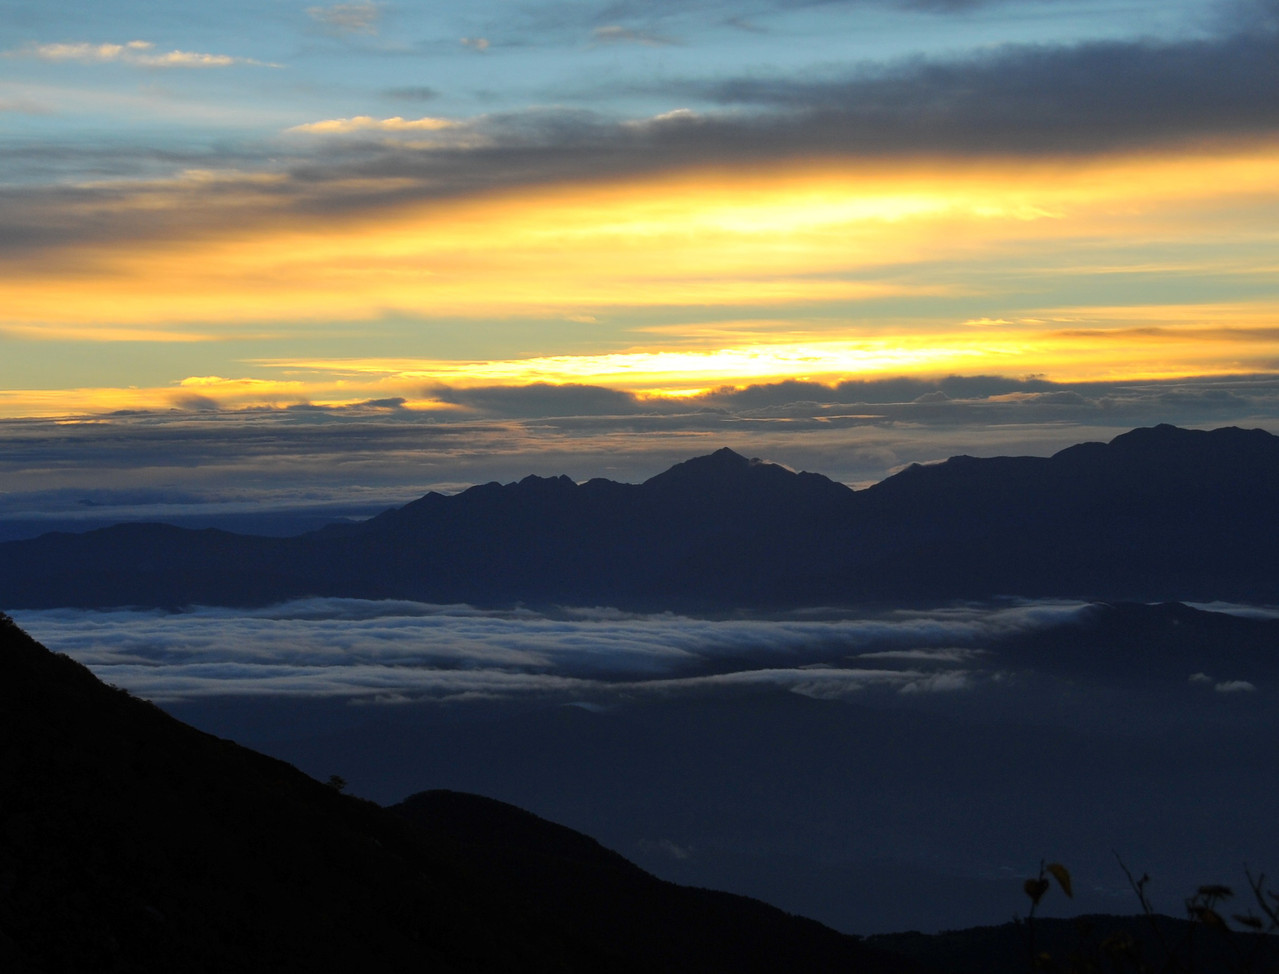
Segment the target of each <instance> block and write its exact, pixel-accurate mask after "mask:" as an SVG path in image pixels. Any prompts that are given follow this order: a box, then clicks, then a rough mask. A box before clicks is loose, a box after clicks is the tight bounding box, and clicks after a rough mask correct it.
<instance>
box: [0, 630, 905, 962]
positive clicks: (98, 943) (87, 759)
mask: <svg viewBox="0 0 1279 974" xmlns="http://www.w3.org/2000/svg"><path fill="white" fill-rule="evenodd" d="M0 772H2V773H3V779H4V788H3V790H2V791H0V836H2V838H3V841H2V842H0V968H3V969H4V970H5V971H9V972H14V974H23V972H31V974H34V972H46V974H52V972H84V971H104V972H114V971H120V972H124V971H142V972H150V971H155V972H160V971H164V972H171V971H210V972H213V971H316V970H352V971H364V970H376V971H388V972H394V971H409V970H412V971H433V972H436V971H438V972H470V971H493V972H508V971H535V972H536V971H570V972H571V971H582V972H596V971H601V972H608V971H617V972H631V971H636V972H638V971H658V970H660V971H690V972H691V971H705V970H712V969H718V970H734V971H759V972H771V971H778V970H801V971H840V972H847V971H865V972H876V971H901V970H913V969H916V968H915V966H914V965H913V964H907V965H906V966H905V967H903V964H902V962H900V961H899V960H895V959H891V958H888V956H887V955H886V954H883V953H882V952H879V951H876V950H873V949H871V948H867V947H865V946H863V945H862V944H861V943H859V941H858V940H857V939H856V938H853V937H847V936H844V935H841V934H838V933H836V932H834V931H832V930H830V929H828V928H826V927H823V926H821V925H820V924H818V923H815V922H813V921H811V920H804V919H800V918H797V917H793V916H790V915H788V914H785V913H782V912H781V911H779V910H776V909H774V908H772V907H768V906H765V905H764V904H762V903H760V902H758V901H755V900H749V899H746V898H744V897H737V896H731V895H729V894H723V893H712V892H708V891H705V890H697V889H690V888H683V887H678V886H675V885H674V884H671V883H665V882H662V881H660V880H657V879H655V878H653V877H652V876H650V875H648V874H647V873H644V872H643V871H641V870H639V869H638V868H637V867H635V866H632V865H631V864H630V863H628V862H626V861H625V860H624V859H622V858H621V857H620V856H617V855H616V854H613V853H610V852H608V851H607V850H605V849H603V848H601V847H600V846H598V844H596V843H594V842H593V841H592V840H590V839H587V838H586V837H584V836H581V835H578V834H577V833H574V832H571V831H570V830H568V829H565V828H562V827H560V826H556V825H552V824H551V823H548V822H545V821H543V820H541V819H538V818H536V817H535V816H532V815H530V814H529V813H527V812H522V811H520V810H519V809H515V808H512V807H511V806H508V805H503V804H501V803H499V802H494V801H491V800H488V799H483V798H479V797H477V796H468V795H459V794H456V793H451V792H433V793H431V792H428V793H425V794H421V795H418V796H415V797H414V798H412V799H410V800H408V801H407V802H405V803H404V804H402V805H401V806H399V807H398V808H396V809H394V810H387V809H383V808H381V807H379V806H377V805H374V804H372V803H370V802H366V801H362V800H359V799H355V798H351V797H348V796H346V795H343V794H340V793H339V791H338V790H337V789H336V788H334V787H331V786H328V785H324V784H320V783H319V782H317V781H315V780H313V779H311V778H308V777H307V776H305V775H303V774H302V773H301V772H299V771H297V770H295V769H294V768H293V767H291V766H290V765H287V764H285V763H283V762H281V761H277V760H274V759H271V758H268V757H264V756H263V755H261V754H257V753H255V752H253V751H250V750H248V749H245V748H242V747H239V746H238V745H236V744H234V743H232V742H230V741H227V740H222V739H219V738H216V737H212V736H210V735H208V734H204V733H201V732H199V731H197V730H195V729H193V728H191V727H189V726H187V725H185V724H182V723H180V722H179V721H177V720H174V719H173V718H171V717H169V716H167V715H165V714H164V713H162V712H161V711H160V710H159V709H157V708H156V707H154V706H152V705H151V704H149V703H147V702H145V701H142V700H139V699H137V698H134V697H131V696H130V695H128V694H127V693H125V692H124V691H121V690H117V689H114V688H111V687H108V686H106V685H104V684H102V683H101V682H99V681H98V680H97V679H96V678H95V677H94V676H93V675H92V674H91V673H90V672H89V671H88V670H87V669H85V668H84V667H82V666H81V665H79V664H78V663H76V662H74V661H72V660H71V659H69V658H67V657H65V656H60V655H55V654H53V653H50V652H49V651H48V650H46V649H45V648H44V647H43V646H41V645H40V644H38V643H36V642H35V641H34V640H32V639H31V638H30V637H28V636H27V635H26V634H25V633H24V632H22V630H20V629H19V628H18V627H17V626H16V625H14V624H13V622H12V621H11V620H9V619H8V617H5V616H0Z"/></svg>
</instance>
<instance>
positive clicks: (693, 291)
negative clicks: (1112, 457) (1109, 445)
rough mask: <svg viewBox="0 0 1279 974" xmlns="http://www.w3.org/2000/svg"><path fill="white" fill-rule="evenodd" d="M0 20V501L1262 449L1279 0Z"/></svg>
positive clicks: (127, 9) (165, 10) (6, 509)
mask: <svg viewBox="0 0 1279 974" xmlns="http://www.w3.org/2000/svg"><path fill="white" fill-rule="evenodd" d="M0 25H2V26H0V448H3V459H0V518H2V517H6V516H19V515H21V516H31V517H35V516H44V515H46V514H48V513H49V511H51V510H54V509H58V510H61V509H62V508H63V507H66V506H67V505H70V507H69V508H67V509H68V510H71V509H73V508H74V510H76V511H80V512H81V513H83V508H84V506H85V504H86V503H89V504H90V506H99V507H102V506H105V507H106V508H109V509H111V510H118V511H120V512H125V513H128V512H129V511H133V510H134V509H135V507H136V505H142V506H143V507H145V506H147V505H154V504H177V505H181V504H188V503H189V504H194V505H199V504H222V505H226V504H235V503H241V504H261V503H272V502H279V503H286V501H285V498H287V503H289V504H292V503H295V502H300V498H301V495H300V494H299V488H300V485H308V489H310V490H312V491H314V492H315V493H314V495H313V496H312V498H311V499H312V500H314V501H315V503H317V504H322V503H328V502H330V501H332V500H333V498H334V497H335V496H336V492H338V491H339V490H340V491H344V492H346V496H347V497H351V496H354V495H353V494H352V492H357V493H358V492H359V491H361V490H365V491H367V492H368V496H367V503H368V504H370V505H377V504H381V503H384V502H388V501H390V500H394V499H397V498H403V499H407V498H408V497H409V496H412V495H413V493H414V492H416V491H418V490H420V489H426V488H428V487H448V486H457V485H461V484H463V483H469V482H474V481H477V480H483V479H488V478H489V477H498V478H506V477H509V476H517V475H519V474H522V473H525V472H538V473H557V472H561V470H563V471H564V472H568V473H570V474H573V475H580V476H582V477H586V476H591V475H598V474H603V475H608V476H616V477H617V478H618V479H631V478H633V477H641V476H647V475H651V474H652V473H655V472H657V470H658V469H660V467H661V466H662V465H663V464H664V463H666V462H668V461H673V460H674V459H679V458H682V457H684V456H688V455H691V454H692V453H695V452H699V451H701V450H702V449H703V447H705V448H708V449H713V448H715V447H718V446H721V445H725V444H728V445H731V446H734V447H735V448H738V449H739V450H741V451H742V452H771V454H773V455H775V456H776V459H779V460H782V461H784V462H789V463H792V464H794V465H796V466H801V465H802V466H808V467H809V468H810V469H818V470H820V471H821V472H824V473H828V474H829V475H831V476H835V477H837V478H839V479H844V480H846V481H849V482H855V483H856V482H865V481H868V480H873V479H877V478H879V477H881V476H883V475H885V474H886V473H888V472H891V471H892V470H893V469H895V467H896V466H898V465H900V464H901V463H904V462H907V461H910V460H927V459H936V458H940V457H944V456H946V455H948V454H950V453H955V452H975V451H978V450H987V449H989V450H1000V451H1005V450H1014V449H1015V450H1034V451H1040V452H1047V451H1049V450H1051V449H1055V448H1059V447H1061V446H1065V445H1067V444H1068V443H1070V442H1074V441H1075V440H1076V439H1082V438H1089V437H1092V438H1098V437H1100V436H1108V435H1112V434H1113V432H1118V431H1120V430H1122V429H1124V428H1127V426H1130V425H1142V424H1146V423H1152V422H1161V421H1169V422H1180V423H1183V424H1187V425H1225V424H1229V423H1238V424H1241V425H1254V426H1255V425H1261V426H1265V427H1267V428H1270V429H1272V430H1279V380H1277V379H1276V376H1279V315H1277V311H1279V4H1277V3H1276V2H1275V0H1174V2H1169V0H682V2H679V3H674V2H669V0H644V2H639V0H611V2H610V0H556V2H552V0H529V2H526V3H511V2H505V3H499V2H495V0H477V2H473V3H470V4H467V5H465V7H463V6H462V5H441V4H424V3H410V2H389V0H388V2H367V0H364V2H353V3H338V4H319V5H313V4H308V3H306V2H293V0H266V2H262V0H257V2H253V3H248V2H244V0H228V2H226V3H222V4H219V5H216V6H209V5H206V4H195V3H191V2H188V0H174V2H170V3H166V4H161V5H157V4H151V3H143V2H140V0H111V2H101V0H93V2H89V0H60V2H58V3H56V4H50V3H40V2H36V0H2V2H0ZM948 377H949V378H948ZM756 447H758V449H756ZM622 454H625V455H627V456H629V457H640V458H641V459H637V460H627V461H623V460H620V459H618V457H619V456H620V455H622ZM575 461H577V462H575ZM90 488H92V489H93V490H97V491H101V492H106V493H101V494H94V495H92V496H89V495H86V494H85V491H86V490H88V489H90ZM59 491H66V492H67V493H65V494H60V493H58V492H59ZM113 492H114V493H113ZM59 498H60V499H59ZM273 498H274V499H275V501H273V500H272V499H273ZM77 505H79V506H78V507H77ZM130 505H134V506H130ZM175 509H176V508H175Z"/></svg>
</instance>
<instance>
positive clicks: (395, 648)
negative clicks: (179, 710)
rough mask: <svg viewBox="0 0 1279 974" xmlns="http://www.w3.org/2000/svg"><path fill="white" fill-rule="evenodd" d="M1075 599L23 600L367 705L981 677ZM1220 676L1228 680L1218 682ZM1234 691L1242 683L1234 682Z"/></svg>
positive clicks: (39, 632) (63, 624)
mask: <svg viewBox="0 0 1279 974" xmlns="http://www.w3.org/2000/svg"><path fill="white" fill-rule="evenodd" d="M1080 611H1082V610H1081V607H1080V606H1079V605H1077V604H1070V603H1062V604H1045V605H1029V606H1012V607H1003V608H997V609H986V608H978V607H972V608H954V609H945V610H937V611H934V612H926V613H925V612H920V613H910V612H896V613H888V614H885V615H882V616H877V617H860V618H859V617H849V616H846V615H840V616H832V617H830V618H825V619H823V618H813V617H812V616H811V614H808V615H806V616H798V617H794V618H780V619H772V620H768V619H729V620H706V619H696V618H688V617H683V616H676V615H669V614H667V615H657V616H639V615H633V614H628V613H621V612H618V611H616V610H612V609H565V610H563V611H561V612H559V613H556V614H545V613H537V612H532V611H528V610H513V611H509V612H491V611H479V610H475V609H471V608H469V607H467V606H433V605H423V604H419V603H404V602H365V601H360V600H352V599H307V600H300V601H297V602H291V603H287V604H285V605H281V606H275V607H272V608H269V609H263V610H258V611H252V612H239V611H231V610H222V609H210V608H196V609H193V610H192V611H189V612H184V613H180V614H164V613H157V612H138V611H128V610H117V611H108V612H82V611H71V610H51V611H42V612H22V613H19V614H18V615H17V616H15V619H16V621H17V622H18V623H19V624H20V625H22V626H23V627H24V628H26V629H27V630H28V631H29V632H31V634H32V635H33V636H35V637H36V638H37V639H39V640H41V641H43V642H45V643H46V644H47V645H49V646H50V647H52V648H55V649H57V650H59V651H62V652H66V653H67V654H69V655H71V656H73V657H74V658H76V659H78V660H80V661H81V662H83V663H85V664H86V665H88V666H89V667H90V668H91V669H92V670H94V672H95V673H97V674H98V676H99V677H101V678H102V679H103V680H105V681H107V682H109V683H114V684H117V685H119V686H123V687H126V688H128V689H129V690H131V691H133V692H135V693H138V694H140V695H142V696H145V697H147V698H149V699H153V700H156V701H159V702H174V701H180V700H185V699H191V698H200V697H208V696H256V695H284V696H301V697H337V698H344V699H350V700H352V701H353V702H363V703H397V702H407V701H411V700H449V699H456V698H465V697H469V696H477V695H478V696H492V697H512V696H519V695H527V694H535V695H552V696H554V697H557V698H560V699H563V700H566V701H587V700H594V701H595V702H597V703H600V704H607V703H608V702H609V701H610V700H613V701H616V700H617V699H619V695H622V696H625V695H630V694H636V693H644V694H672V693H694V692H706V691H711V690H715V689H717V688H720V689H732V688H734V687H737V688H742V687H751V686H767V687H780V688H783V689H786V690H790V691H792V692H794V693H799V694H802V695H804V696H812V697H817V698H821V699H832V698H839V697H844V696H847V695H849V694H855V693H860V692H861V691H863V690H868V689H879V690H881V691H884V692H893V693H905V694H918V693H929V692H949V691H958V690H964V689H968V688H971V687H974V686H977V685H982V684H986V683H988V682H989V681H990V679H992V677H994V676H995V674H994V673H992V672H990V671H987V670H984V669H983V655H982V652H981V650H982V647H983V646H984V645H985V644H987V643H988V642H989V641H991V640H993V639H998V638H1001V637H1006V636H1008V635H1011V634H1014V633H1018V632H1025V631H1032V630H1034V629H1037V628H1040V627H1043V626H1045V625H1048V624H1052V623H1060V622H1063V621H1067V620H1069V619H1072V618H1074V617H1076V616H1077V615H1078V614H1079V612H1080ZM1219 689H1221V688H1220V687H1219ZM1230 689H1234V687H1231V688H1230Z"/></svg>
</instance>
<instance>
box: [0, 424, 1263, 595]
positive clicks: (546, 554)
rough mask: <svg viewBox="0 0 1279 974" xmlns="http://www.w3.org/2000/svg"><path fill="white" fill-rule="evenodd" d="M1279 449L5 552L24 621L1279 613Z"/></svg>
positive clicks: (536, 487)
mask: <svg viewBox="0 0 1279 974" xmlns="http://www.w3.org/2000/svg"><path fill="white" fill-rule="evenodd" d="M1277 509H1279V437H1275V436H1273V435H1271V434H1269V433H1266V432H1265V431H1263V430H1242V429H1235V428H1227V429H1218V430H1214V431H1211V432H1206V431H1198V430H1184V429H1178V428H1176V427H1172V426H1158V427H1154V428H1149V429H1138V430H1133V431H1132V432H1130V433H1125V434H1123V435H1121V436H1118V437H1116V438H1115V439H1114V440H1112V441H1111V442H1110V443H1106V444H1102V443H1085V444H1080V445H1078V446H1074V447H1070V448H1068V449H1066V450H1063V451H1061V452H1059V453H1057V454H1055V455H1054V456H1051V457H1046V458H1044V457H995V458H989V459H977V458H973V457H965V456H960V457H952V458H951V459H949V460H947V461H945V462H943V463H939V464H935V465H931V466H912V467H909V468H907V469H905V470H903V471H901V472H900V473H898V474H896V475H894V476H892V477H889V478H888V479H887V480H884V481H882V482H881V483H878V484H875V485H874V486H872V487H869V488H866V489H864V490H859V491H854V490H851V489H849V488H847V487H845V486H844V485H841V484H837V483H834V482H832V481H830V480H829V479H827V478H825V477H822V476H820V475H818V474H813V473H795V472H793V471H790V470H788V469H786V468H784V467H781V466H778V465H776V464H771V463H765V462H762V461H758V460H748V459H746V458H745V457H742V456H740V455H738V454H736V453H734V452H733V451H731V450H728V449H722V450H719V451H717V452H716V453H714V454H711V455H709V456H704V457H697V458H695V459H692V460H688V461H686V462H684V463H681V464H677V465H676V466H674V467H672V468H671V469H670V470H667V471H666V472H664V473H661V474H658V475H657V476H655V477H652V478H650V479H649V480H647V481H645V482H644V483H642V484H621V483H615V482H612V481H608V480H603V479H596V480H590V481H587V482H585V483H581V484H578V483H575V482H574V481H573V480H571V479H569V478H568V477H566V476H560V477H549V478H547V477H536V476H530V477H526V478H525V479H523V480H521V481H519V482H517V483H509V484H497V483H491V484H482V485H479V486H476V487H472V488H470V489H469V490H466V491H463V492H462V493H460V494H457V495H453V496H444V495H441V494H435V493H432V494H427V495H426V496H425V497H422V498H420V499H419V500H416V501H414V502H412V503H410V504H407V505H405V506H404V507H401V508H398V509H395V510H390V511H386V512H384V513H383V514H381V515H378V516H377V517H374V518H372V519H370V520H369V521H367V522H363V523H360V524H355V525H340V526H333V527H331V528H328V529H323V530H319V531H314V532H311V533H309V534H305V535H301V536H298V537H292V538H268V537H255V536H247V535H237V534H231V533H228V532H223V531H216V530H203V531H192V530H186V529H180V528H176V527H171V526H166V525H159V524H121V525H116V526H114V527H111V528H105V529H101V530H97V531H90V532H87V533H84V534H78V535H76V534H50V535H45V536H43V537H40V538H35V539H29V540H23V541H12V542H7V543H5V544H0V605H5V606H6V607H8V608H11V609H12V608H43V607H54V606H81V607H105V606H115V605H137V606H160V607H178V606H183V605H189V604H196V603H198V604H206V605H230V606H245V605H262V604H269V603H271V602H277V601H281V600H285V599H289V598H295V597H300V596H307V595H315V596H345V597H355V598H401V599H414V600H419V601H427V602H441V603H451V602H469V603H472V604H477V605H498V604H511V603H514V602H523V603H527V604H564V605H614V606H619V607H624V608H632V609H641V610H643V609H679V610H689V611H699V610H701V611H722V610H733V609H739V608H752V609H769V608H793V607H798V606H811V605H851V604H866V603H894V604H901V603H906V602H916V603H917V602H921V601H936V600H944V599H961V598H962V599H978V598H991V597H996V596H1003V595H1015V596H1022V597H1042V596H1054V597H1070V598H1081V599H1100V600H1135V601H1176V600H1192V601H1196V600H1197V601H1210V600H1214V599H1223V600H1234V601H1274V600H1275V599H1279V557H1277V556H1276V552H1279V519H1276V518H1275V517H1274V511H1275V510H1277Z"/></svg>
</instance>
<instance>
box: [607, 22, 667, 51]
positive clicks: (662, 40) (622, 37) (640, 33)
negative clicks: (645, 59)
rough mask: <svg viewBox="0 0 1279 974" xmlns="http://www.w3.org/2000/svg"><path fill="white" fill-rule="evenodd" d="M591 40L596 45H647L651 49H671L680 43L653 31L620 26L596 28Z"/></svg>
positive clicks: (610, 25) (609, 25)
mask: <svg viewBox="0 0 1279 974" xmlns="http://www.w3.org/2000/svg"><path fill="white" fill-rule="evenodd" d="M591 39H592V40H593V41H594V42H595V43H596V44H645V45H647V46H649V47H669V46H671V45H674V44H677V43H679V42H678V41H676V40H675V39H673V38H670V37H665V36H663V35H661V34H655V33H653V32H652V31H647V30H637V29H635V28H632V27H622V26H620V25H618V24H608V25H606V26H603V27H596V28H595V29H594V30H593V31H591Z"/></svg>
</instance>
